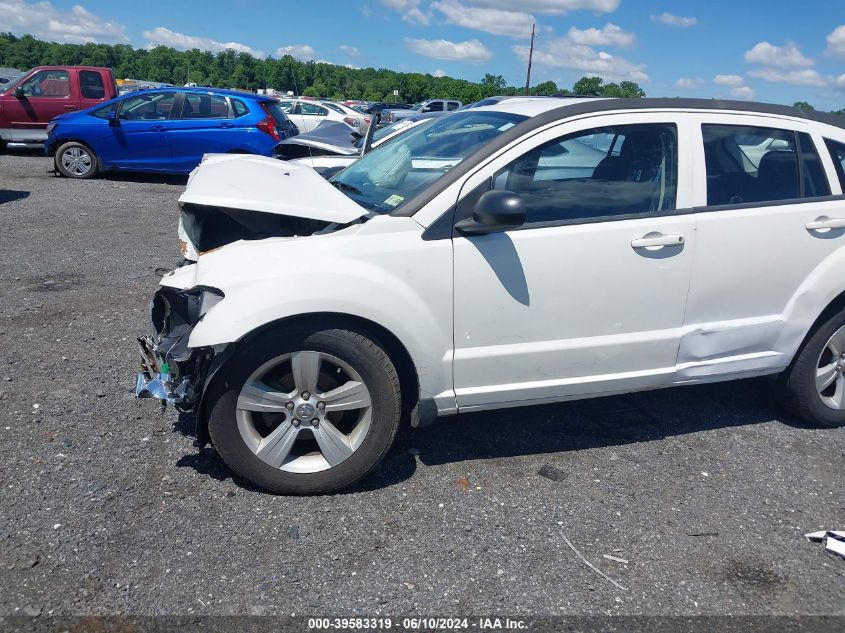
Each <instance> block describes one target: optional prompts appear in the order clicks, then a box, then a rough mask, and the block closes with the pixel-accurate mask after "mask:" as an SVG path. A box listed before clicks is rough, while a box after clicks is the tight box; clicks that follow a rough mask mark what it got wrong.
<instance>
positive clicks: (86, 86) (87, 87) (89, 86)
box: [79, 70, 106, 99]
mask: <svg viewBox="0 0 845 633" xmlns="http://www.w3.org/2000/svg"><path fill="white" fill-rule="evenodd" d="M79 87H80V89H81V91H82V98H83V99H103V98H105V96H106V86H105V85H104V84H103V77H102V75H100V73H98V72H95V71H93V70H82V71H80V73H79Z"/></svg>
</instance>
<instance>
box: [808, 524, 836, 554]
mask: <svg viewBox="0 0 845 633" xmlns="http://www.w3.org/2000/svg"><path fill="white" fill-rule="evenodd" d="M804 537H805V538H806V539H807V540H808V541H810V542H811V543H821V542H822V541H824V548H825V549H826V550H827V551H828V552H833V553H834V554H836V555H837V556H841V557H842V558H845V532H843V531H840V530H822V531H821V532H810V533H809V534H805V535H804Z"/></svg>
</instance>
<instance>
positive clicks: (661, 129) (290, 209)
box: [136, 99, 845, 494]
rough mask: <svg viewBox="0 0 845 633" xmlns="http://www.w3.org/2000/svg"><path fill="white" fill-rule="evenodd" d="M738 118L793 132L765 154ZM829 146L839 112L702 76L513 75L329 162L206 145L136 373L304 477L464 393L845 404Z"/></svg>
mask: <svg viewBox="0 0 845 633" xmlns="http://www.w3.org/2000/svg"><path fill="white" fill-rule="evenodd" d="M750 135H757V136H760V137H765V138H766V139H771V140H778V141H782V142H783V143H778V144H777V146H778V148H777V149H772V150H771V151H768V152H766V153H765V154H763V155H762V156H761V158H760V160H759V163H758V165H757V166H756V167H755V166H754V165H752V164H751V163H750V161H748V160H745V161H743V160H741V153H742V150H741V149H740V143H739V141H740V140H742V139H746V138H748V137H749V136H750ZM573 143H575V144H577V145H574V144H573ZM582 148H584V150H585V151H582ZM599 148H607V149H606V150H604V149H599ZM595 152H601V153H602V156H601V158H600V160H598V162H595V164H594V165H592V164H591V163H592V162H594V159H595V158H596V157H597V155H596V153H595ZM567 157H569V158H567ZM843 160H845V125H843V123H842V122H841V119H836V118H830V119H829V120H827V119H825V118H824V117H823V116H821V115H816V114H810V113H805V112H802V111H800V110H797V109H794V108H788V107H783V106H770V105H764V104H752V103H747V102H725V101H709V100H692V99H690V100H687V99H641V100H637V99H632V100H614V99H606V100H594V99H566V100H558V99H543V100H536V101H532V102H513V103H509V102H507V101H505V102H502V103H498V104H495V105H492V106H487V107H481V108H476V109H470V110H466V111H464V112H456V113H454V114H451V115H449V116H444V117H440V118H435V119H432V120H431V121H428V122H426V123H424V124H421V125H418V126H417V127H415V128H414V129H412V130H410V131H408V132H407V133H406V134H403V135H401V136H399V137H398V138H396V139H394V140H393V141H392V142H390V143H386V144H384V145H383V146H382V147H380V148H377V149H375V150H374V151H372V152H370V153H368V154H366V155H365V156H363V157H362V158H360V159H359V160H357V161H356V162H354V163H353V164H352V165H350V166H349V167H348V168H347V169H345V170H343V171H342V172H340V173H338V174H336V175H334V176H332V177H331V178H330V179H326V178H324V177H322V176H320V175H319V174H318V173H317V172H315V171H314V170H313V169H312V168H310V167H308V166H304V165H296V164H291V163H289V162H285V161H279V160H274V159H271V158H264V157H259V156H250V157H245V158H242V160H234V159H233V162H231V163H229V162H227V161H226V160H225V158H220V159H215V160H213V161H212V160H209V161H207V162H206V163H205V164H204V165H202V166H200V167H199V168H198V169H197V170H196V171H195V172H194V174H193V175H192V177H191V180H190V182H189V184H188V187H187V190H186V192H185V195H184V196H183V198H182V202H181V204H182V206H183V209H184V210H186V211H187V212H189V213H190V214H191V216H192V217H193V218H195V220H196V222H195V223H193V225H192V226H190V227H188V230H189V232H190V233H191V239H192V240H194V244H195V245H196V246H197V247H198V250H200V251H207V252H205V253H204V254H203V255H201V256H200V257H199V258H198V260H197V262H196V263H192V264H188V265H185V266H181V267H179V268H177V269H176V270H175V271H173V272H171V273H169V274H167V275H165V276H164V277H163V278H162V280H161V284H160V288H159V289H158V291H157V292H156V294H155V296H154V299H153V303H152V314H151V316H152V324H153V327H154V334H153V335H152V336H148V337H144V338H142V339H139V344H140V346H141V351H142V364H143V372H142V373H141V374H139V375H138V377H137V379H136V380H137V382H136V394H137V395H138V396H141V397H155V398H159V399H161V400H164V401H167V402H172V403H174V404H175V405H176V406H177V407H179V408H180V409H183V410H193V411H194V412H195V415H196V420H197V435H198V439H199V441H200V443H201V444H204V443H206V442H208V441H209V440H210V441H211V442H213V444H214V446H215V447H216V449H217V451H218V452H219V453H220V455H221V456H222V457H223V459H224V460H225V462H226V463H227V464H228V465H229V466H230V467H231V468H232V469H233V470H234V471H236V472H237V473H239V474H240V475H241V476H243V477H244V478H246V479H248V480H249V481H251V482H253V483H254V484H256V485H258V486H260V487H262V488H264V489H267V490H270V491H273V492H277V493H296V494H313V493H324V492H330V491H333V490H337V489H339V488H342V487H344V486H347V485H349V484H351V483H352V482H354V481H356V480H358V479H359V478H361V477H363V476H364V475H366V474H367V473H368V472H369V471H370V470H371V469H373V468H374V467H375V466H376V464H378V462H379V461H380V460H381V459H382V457H384V455H385V454H386V452H387V451H388V449H389V448H390V446H391V443H392V442H393V439H394V437H395V435H396V432H397V429H398V428H399V425H400V422H402V421H403V420H405V421H406V422H407V423H410V424H411V425H412V426H424V425H426V424H429V423H430V422H431V421H432V420H434V419H435V418H436V417H438V416H449V415H454V414H456V413H459V412H470V411H485V410H492V409H498V408H502V407H521V406H526V405H532V404H541V403H549V402H562V401H566V400H572V399H578V398H588V397H594V396H603V395H609V394H618V393H625V392H632V391H640V390H645V389H657V388H663V387H670V386H678V385H689V384H700V383H708V382H715V381H722V380H731V379H736V378H749V377H754V376H764V375H771V376H774V377H776V380H774V381H773V389H774V391H775V394H776V395H777V396H778V397H779V398H780V399H781V400H782V401H783V402H784V403H785V404H786V405H787V406H789V407H790V409H791V410H792V411H793V412H794V413H795V414H796V415H798V416H800V417H801V418H803V419H805V420H807V421H809V422H811V423H814V424H818V425H822V426H838V425H842V424H845V273H843V271H845V195H843V187H845V171H844V170H843V167H842V165H843ZM247 167H248V169H247ZM799 167H800V169H799ZM230 168H231V169H230ZM526 415H530V413H528V412H526ZM490 433H495V429H493V428H491V429H490Z"/></svg>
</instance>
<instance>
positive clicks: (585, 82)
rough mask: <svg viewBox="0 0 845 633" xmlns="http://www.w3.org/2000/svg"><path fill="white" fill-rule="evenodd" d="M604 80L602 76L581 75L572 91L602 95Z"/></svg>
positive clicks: (581, 93)
mask: <svg viewBox="0 0 845 633" xmlns="http://www.w3.org/2000/svg"><path fill="white" fill-rule="evenodd" d="M603 83H604V81H603V80H602V78H601V77H581V79H579V80H578V81H576V82H575V85H574V86H572V92H574V93H575V94H577V95H590V96H594V97H601V96H602V94H603V93H602V84H603Z"/></svg>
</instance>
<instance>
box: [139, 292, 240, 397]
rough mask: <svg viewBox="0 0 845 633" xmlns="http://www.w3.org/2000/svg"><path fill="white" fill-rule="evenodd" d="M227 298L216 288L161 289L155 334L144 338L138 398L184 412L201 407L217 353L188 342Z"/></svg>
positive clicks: (153, 310) (154, 311)
mask: <svg viewBox="0 0 845 633" xmlns="http://www.w3.org/2000/svg"><path fill="white" fill-rule="evenodd" d="M222 298H223V293H222V292H220V291H219V290H217V289H215V288H205V287H196V288H191V289H188V290H180V289H177V288H171V287H168V286H161V287H160V288H159V289H158V290H157V291H156V293H155V296H154V297H153V300H152V302H151V303H150V321H151V322H152V327H153V332H154V334H153V335H151V336H144V337H141V338H139V339H138V349H139V351H140V354H141V372H140V373H139V374H138V375H137V376H136V377H135V397H136V398H155V399H156V400H159V401H161V402H162V404H163V405H166V404H167V403H170V404H172V405H174V406H175V407H176V408H177V409H179V410H180V411H188V410H191V409H193V408H194V407H195V406H196V404H197V403H198V402H199V400H200V397H201V395H202V390H203V387H204V385H205V378H206V375H207V373H208V367H209V365H210V363H211V360H212V358H213V355H214V353H213V350H210V349H203V348H190V347H189V346H188V342H189V339H190V336H191V332H192V331H193V329H194V327H195V326H196V324H197V323H199V321H200V319H202V317H203V316H204V315H205V313H206V312H208V311H209V310H210V309H211V308H212V307H214V305H216V304H217V303H218V302H219V301H220V300H221V299H222Z"/></svg>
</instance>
